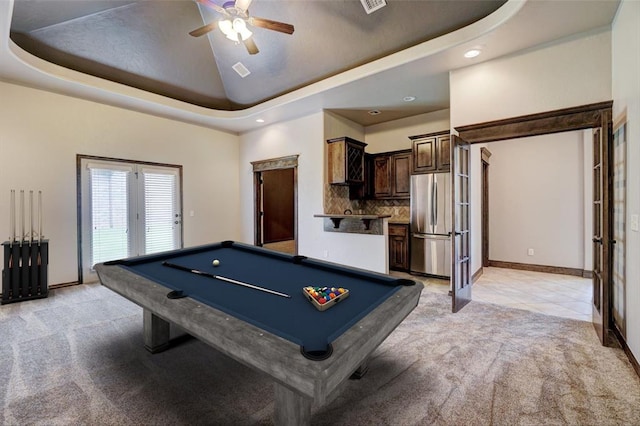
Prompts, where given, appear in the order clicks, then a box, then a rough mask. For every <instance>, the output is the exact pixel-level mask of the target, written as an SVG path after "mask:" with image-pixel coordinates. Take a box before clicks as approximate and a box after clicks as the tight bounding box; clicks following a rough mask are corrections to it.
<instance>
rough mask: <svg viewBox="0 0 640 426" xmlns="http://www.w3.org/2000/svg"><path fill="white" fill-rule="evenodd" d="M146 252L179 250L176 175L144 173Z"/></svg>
mask: <svg viewBox="0 0 640 426" xmlns="http://www.w3.org/2000/svg"><path fill="white" fill-rule="evenodd" d="M142 175H143V180H144V221H145V253H146V254H149V253H157V252H160V251H166V250H173V249H176V248H179V247H178V244H177V239H176V238H175V232H174V231H175V229H176V223H175V222H177V221H178V217H177V216H176V209H175V206H176V204H177V203H176V198H177V188H176V187H177V185H176V183H177V182H176V180H177V179H176V176H175V175H174V174H168V173H156V172H144V173H143V174H142Z"/></svg>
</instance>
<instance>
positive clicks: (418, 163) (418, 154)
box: [409, 130, 451, 175]
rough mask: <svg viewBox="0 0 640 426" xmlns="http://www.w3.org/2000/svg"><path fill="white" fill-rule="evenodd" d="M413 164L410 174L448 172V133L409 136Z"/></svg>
mask: <svg viewBox="0 0 640 426" xmlns="http://www.w3.org/2000/svg"><path fill="white" fill-rule="evenodd" d="M409 139H411V150H412V155H413V164H412V167H411V174H414V175H415V174H422V173H437V172H448V171H449V168H450V162H451V160H450V155H451V144H450V141H451V137H450V135H449V131H448V130H445V131H442V132H436V133H429V134H426V135H417V136H410V137H409Z"/></svg>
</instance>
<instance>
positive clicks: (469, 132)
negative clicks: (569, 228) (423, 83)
mask: <svg viewBox="0 0 640 426" xmlns="http://www.w3.org/2000/svg"><path fill="white" fill-rule="evenodd" d="M612 106H613V101H605V102H598V103H594V104H588V105H581V106H576V107H571V108H563V109H558V110H553V111H546V112H542V113H537V114H529V115H523V116H519V117H512V118H507V119H504V120H495V121H488V122H484V123H478V124H472V125H468V126H459V127H455V130H456V131H457V132H458V134H459V135H460V137H462V138H463V139H465V140H466V141H468V142H469V143H471V144H475V143H483V142H494V141H499V140H506V139H517V138H522V137H527V136H538V135H545V134H551V133H559V132H567V131H572V130H584V129H593V128H598V127H601V128H602V130H603V132H602V133H603V141H602V143H603V146H604V150H605V153H606V154H605V155H603V157H604V159H605V160H606V161H604V162H603V165H602V168H603V169H602V173H603V176H605V178H606V182H605V185H603V188H602V191H603V202H604V203H603V204H604V209H603V217H602V223H603V232H602V239H603V240H604V241H605V244H604V247H603V256H604V259H606V261H605V262H604V265H603V274H602V275H603V280H602V286H603V289H602V293H603V300H602V305H601V306H602V322H603V327H602V328H603V331H605V332H603V333H602V331H600V332H598V330H596V331H597V332H598V335H599V337H601V341H602V344H603V345H605V346H606V345H610V344H611V343H612V341H613V340H614V339H615V337H613V330H612V327H611V325H612V324H613V322H612V321H611V303H612V300H611V297H610V295H611V286H612V265H611V259H612V257H611V253H612V247H611V245H612V239H613V187H612V184H613V182H612V181H613V179H612V170H613V156H612V155H610V153H611V152H612V151H611V150H612V145H613V137H612ZM601 333H602V336H600V334H601Z"/></svg>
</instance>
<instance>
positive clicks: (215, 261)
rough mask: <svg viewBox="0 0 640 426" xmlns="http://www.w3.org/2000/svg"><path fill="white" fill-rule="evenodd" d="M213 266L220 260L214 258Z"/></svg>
mask: <svg viewBox="0 0 640 426" xmlns="http://www.w3.org/2000/svg"><path fill="white" fill-rule="evenodd" d="M211 263H213V266H218V265H219V264H220V261H219V260H218V259H215V260H214V261H213V262H211Z"/></svg>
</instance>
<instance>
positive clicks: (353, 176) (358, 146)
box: [327, 136, 367, 185]
mask: <svg viewBox="0 0 640 426" xmlns="http://www.w3.org/2000/svg"><path fill="white" fill-rule="evenodd" d="M327 144H328V146H327V150H328V151H327V158H328V168H329V171H328V172H329V183H330V184H336V185H354V184H358V185H363V184H364V181H365V169H364V147H365V146H367V144H365V143H363V142H359V141H357V140H355V139H351V138H349V137H346V136H344V137H341V138H335V139H329V140H328V141H327Z"/></svg>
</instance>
